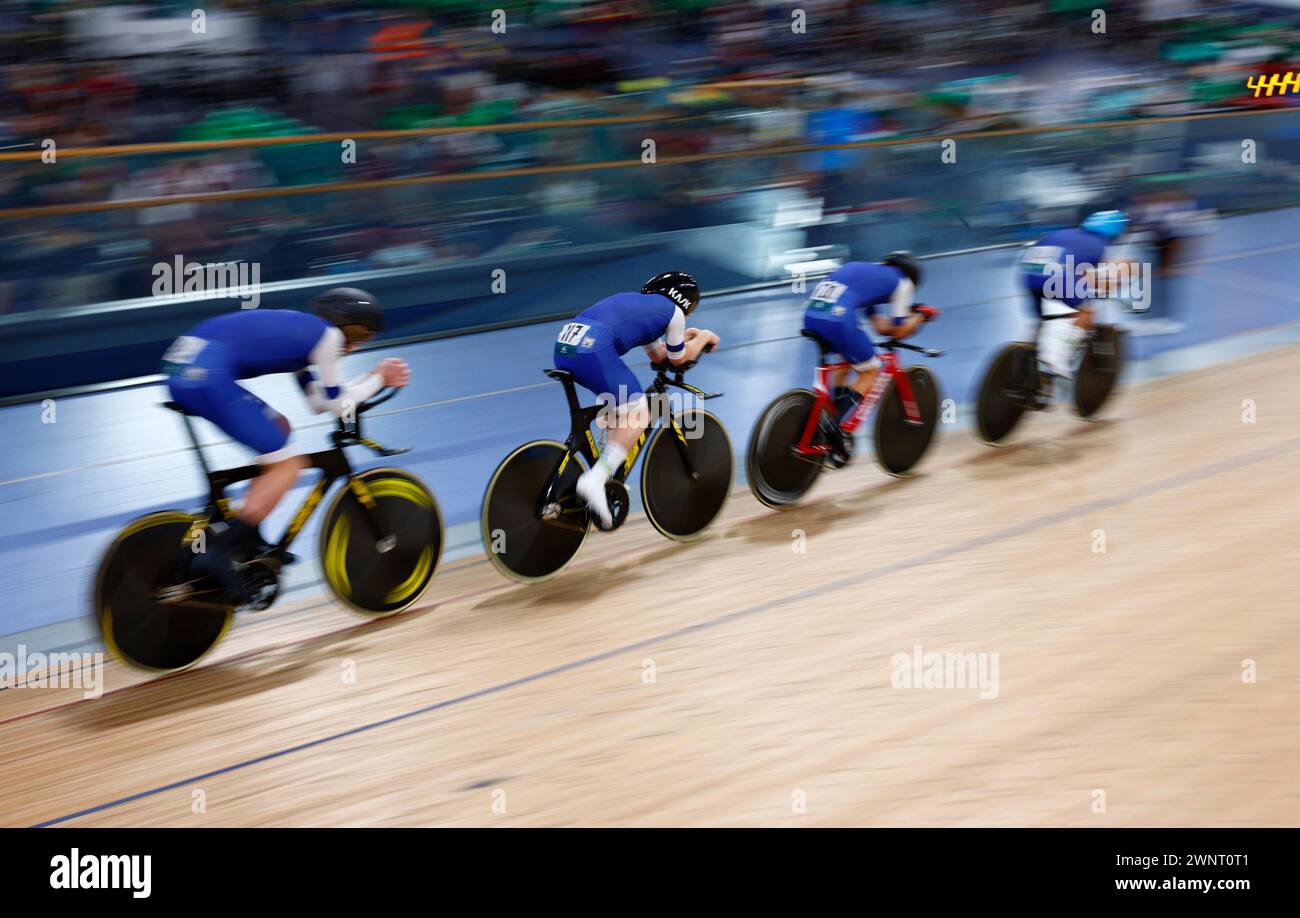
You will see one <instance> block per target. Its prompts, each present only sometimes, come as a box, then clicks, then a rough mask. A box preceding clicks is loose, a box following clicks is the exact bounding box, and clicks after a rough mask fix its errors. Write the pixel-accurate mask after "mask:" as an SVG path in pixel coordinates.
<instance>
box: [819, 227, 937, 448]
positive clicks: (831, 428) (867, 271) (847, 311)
mask: <svg viewBox="0 0 1300 918" xmlns="http://www.w3.org/2000/svg"><path fill="white" fill-rule="evenodd" d="M920 285H921V266H920V264H919V263H918V262H917V260H916V258H915V256H913V255H912V254H911V253H910V252H890V253H889V254H888V255H886V256H885V259H884V261H882V262H880V263H879V264H877V263H874V262H866V261H851V262H849V263H848V264H846V265H844V266H843V267H841V268H839V269H837V270H836V271H835V272H834V273H832V274H831V275H830V276H829V277H828V278H826V279H825V280H824V281H822V282H821V283H819V284H818V285H817V287H816V289H814V290H813V293H812V297H810V298H809V300H808V309H807V310H806V311H805V312H804V317H803V327H804V330H805V331H810V332H813V333H814V334H816V335H817V336H818V337H819V338H821V339H822V340H824V341H826V342H827V343H828V344H829V345H830V346H831V348H832V350H833V353H834V354H836V355H839V356H840V357H842V358H843V359H844V361H845V362H847V363H849V364H852V367H853V369H854V370H855V371H856V372H857V377H856V378H855V379H854V380H853V382H852V383H850V384H849V385H848V386H847V387H846V386H845V384H844V382H845V379H846V378H847V376H848V372H849V371H848V370H847V369H845V370H843V371H842V372H840V373H839V374H837V375H836V377H835V378H833V379H832V380H831V385H832V386H833V389H832V392H833V394H834V397H835V405H836V407H837V408H838V409H839V410H840V417H839V421H840V423H843V422H844V421H845V420H846V419H847V418H848V417H849V415H851V414H852V413H853V411H854V409H855V408H857V406H858V403H859V402H861V401H862V400H863V399H864V398H866V396H867V395H868V394H869V393H870V392H871V387H872V386H873V385H875V382H876V374H877V373H879V372H880V360H879V359H878V358H877V357H876V349H875V345H873V344H872V343H871V338H870V336H869V335H868V334H867V333H866V332H865V331H864V330H863V329H862V327H861V326H860V325H859V324H858V312H859V311H861V312H863V313H865V314H866V315H867V316H868V317H869V318H870V320H871V327H872V330H873V331H875V332H876V333H877V334H881V335H889V336H890V337H891V338H896V339H901V338H906V337H907V336H908V335H910V334H912V333H913V332H914V331H916V330H917V328H919V327H920V325H921V324H922V323H923V322H928V321H929V320H930V319H933V318H935V317H937V316H938V315H939V311H938V310H937V309H933V308H931V307H929V306H924V305H921V304H919V303H918V304H915V305H913V303H912V297H913V295H914V294H915V293H916V288H917V287H919V286H920ZM886 305H887V306H888V308H887V309H886V310H878V309H877V307H881V306H886ZM826 433H827V440H828V441H829V443H830V445H831V447H832V449H833V450H834V451H835V453H837V454H838V455H837V459H838V460H839V461H841V462H846V461H847V460H848V437H847V436H846V435H845V433H844V432H843V431H841V430H839V428H838V425H832V424H828V425H827V430H826Z"/></svg>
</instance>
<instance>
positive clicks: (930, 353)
mask: <svg viewBox="0 0 1300 918" xmlns="http://www.w3.org/2000/svg"><path fill="white" fill-rule="evenodd" d="M875 344H876V347H878V348H881V349H882V350H886V351H892V350H893V349H894V348H901V349H902V350H905V351H916V352H917V353H918V354H923V355H925V356H926V357H942V356H943V351H941V350H940V349H939V348H937V347H920V346H918V345H915V344H906V343H904V342H902V341H896V340H894V339H893V338H890V339H889V340H887V341H877V342H875Z"/></svg>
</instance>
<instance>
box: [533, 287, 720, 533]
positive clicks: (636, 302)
mask: <svg viewBox="0 0 1300 918" xmlns="http://www.w3.org/2000/svg"><path fill="white" fill-rule="evenodd" d="M699 301H700V286H699V284H697V283H696V282H695V278H693V277H691V276H690V275H689V274H687V273H685V272H683V271H668V272H665V273H663V274H656V275H655V276H654V277H652V278H650V280H648V281H646V282H645V283H644V284H643V285H642V286H641V292H640V293H632V292H628V293H616V294H614V295H613V296H607V297H605V298H604V299H603V300H601V301H600V302H598V303H595V304H593V305H591V306H589V307H587V308H586V309H584V310H583V311H582V312H581V313H579V314H578V316H577V317H576V318H575V319H574V320H573V321H572V322H569V323H568V324H566V325H565V326H564V328H562V329H560V334H559V336H558V337H557V338H556V339H555V367H556V369H559V370H567V371H568V372H570V373H572V374H573V378H574V380H575V381H576V382H577V383H578V384H579V385H580V386H583V387H585V388H587V389H590V390H591V391H592V392H593V393H595V394H596V396H597V398H598V399H599V400H600V401H601V402H602V403H603V404H605V405H606V406H607V408H608V411H606V412H602V416H601V423H602V424H603V425H604V426H605V427H606V429H607V431H608V434H607V438H606V442H605V449H604V451H603V452H602V453H601V454H600V459H599V460H598V461H597V462H596V463H595V464H594V465H592V467H591V468H589V469H587V471H586V472H584V473H583V474H582V476H581V477H580V478H579V479H578V485H577V491H578V496H579V497H581V498H582V499H583V500H584V501H586V503H587V506H589V507H590V508H591V509H592V512H594V513H595V514H596V515H597V516H599V517H600V519H601V522H602V524H603V525H605V526H606V527H608V526H609V525H610V523H611V521H612V520H613V515H612V514H611V513H610V509H609V503H608V501H607V500H606V499H605V482H606V481H607V480H608V479H609V476H611V475H613V474H614V472H616V471H617V470H618V467H619V466H620V465H621V464H622V463H623V462H624V461H625V460H626V458H627V454H628V451H629V450H630V449H631V448H632V445H633V444H634V443H636V441H637V438H639V437H640V436H641V432H642V431H643V430H645V429H646V427H647V426H648V425H649V424H650V420H651V418H650V410H649V407H648V406H647V405H646V400H645V397H644V396H645V393H644V390H643V389H642V387H641V384H640V383H639V382H638V381H637V378H636V374H635V373H633V372H632V371H631V369H629V368H628V365H627V364H626V363H624V362H623V355H624V354H626V353H627V352H628V351H630V350H632V349H633V348H635V347H644V348H645V350H646V352H647V353H648V354H649V355H650V359H651V361H653V362H655V363H661V362H663V361H664V360H669V361H671V362H672V363H675V364H682V363H686V362H688V361H691V360H694V359H695V358H697V357H699V356H700V354H702V353H703V352H704V349H705V348H706V347H708V346H709V345H716V344H717V343H718V336H717V335H715V334H714V333H713V332H711V331H708V330H706V329H698V328H687V327H686V317H687V316H689V315H690V314H691V313H692V312H694V310H695V307H696V305H697V304H698V303H699Z"/></svg>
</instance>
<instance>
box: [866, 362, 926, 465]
mask: <svg viewBox="0 0 1300 918" xmlns="http://www.w3.org/2000/svg"><path fill="white" fill-rule="evenodd" d="M905 372H906V373H907V381H908V383H909V384H910V385H911V388H912V398H913V400H914V401H915V402H916V409H917V413H918V414H919V415H920V422H921V423H919V424H913V423H911V422H909V420H908V418H907V411H906V406H905V405H904V404H903V394H902V392H901V390H900V389H899V388H898V384H897V383H896V382H894V381H893V380H892V379H891V380H890V381H889V385H888V386H886V387H885V394H884V395H882V396H881V397H880V405H879V407H877V408H876V425H875V440H876V461H877V462H879V463H880V467H881V468H883V469H884V470H885V471H886V472H888V473H889V474H891V475H906V474H908V473H909V472H911V471H912V469H913V468H915V467H916V464H917V463H918V462H920V461H921V457H922V456H924V455H925V451H926V450H927V449H929V448H930V441H931V440H933V439H934V427H935V425H936V424H938V423H939V383H938V380H936V379H935V378H934V374H933V373H931V372H930V371H929V369H927V368H926V367H908V368H907V370H906V371H905Z"/></svg>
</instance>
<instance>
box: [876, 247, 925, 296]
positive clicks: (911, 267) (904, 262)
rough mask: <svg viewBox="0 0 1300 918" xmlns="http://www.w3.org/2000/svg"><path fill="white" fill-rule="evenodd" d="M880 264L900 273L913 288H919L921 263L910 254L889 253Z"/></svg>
mask: <svg viewBox="0 0 1300 918" xmlns="http://www.w3.org/2000/svg"><path fill="white" fill-rule="evenodd" d="M880 263H881V264H882V265H889V266H890V267H893V268H897V269H898V270H900V271H902V272H903V273H904V274H906V275H907V279H908V280H910V281H911V282H912V286H913V287H919V286H921V263H920V262H919V261H917V260H916V256H915V255H913V254H912V253H911V252H903V251H898V252H890V253H889V254H888V255H886V256H885V257H884V259H883V260H882V261H881V262H880Z"/></svg>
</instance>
